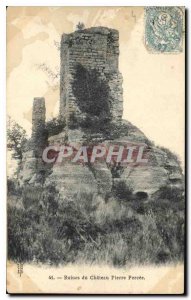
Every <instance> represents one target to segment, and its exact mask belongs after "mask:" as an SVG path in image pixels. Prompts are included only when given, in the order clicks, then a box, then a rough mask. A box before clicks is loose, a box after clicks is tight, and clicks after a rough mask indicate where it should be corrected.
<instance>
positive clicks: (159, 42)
mask: <svg viewBox="0 0 191 300" xmlns="http://www.w3.org/2000/svg"><path fill="white" fill-rule="evenodd" d="M182 35H183V11H182V9H181V8H179V7H172V6H168V7H157V6H155V7H146V8H145V44H146V47H147V49H148V50H149V51H150V52H153V53H161V52H163V53H164V52H166V53H172V52H181V51H182V40H183V39H182Z"/></svg>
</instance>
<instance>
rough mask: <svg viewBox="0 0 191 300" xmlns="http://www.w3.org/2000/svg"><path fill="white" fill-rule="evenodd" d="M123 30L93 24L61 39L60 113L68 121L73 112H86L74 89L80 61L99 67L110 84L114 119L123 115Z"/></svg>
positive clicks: (95, 68)
mask: <svg viewBox="0 0 191 300" xmlns="http://www.w3.org/2000/svg"><path fill="white" fill-rule="evenodd" d="M118 57H119V33H118V31H117V30H114V29H109V28H106V27H93V28H89V29H84V30H79V31H75V32H74V33H71V34H63V36H62V40H61V72H60V75H61V80H60V116H61V118H63V119H64V120H65V121H66V123H67V124H68V123H69V122H70V115H71V114H74V115H75V117H76V119H77V118H78V116H80V114H81V113H82V112H81V111H80V109H79V107H78V106H77V104H76V99H75V96H74V94H73V91H72V83H73V74H74V70H75V67H76V65H77V64H80V65H81V66H83V67H84V68H86V70H96V71H98V72H99V74H100V78H103V79H105V80H107V83H108V86H109V101H110V113H111V116H112V119H113V121H119V120H120V119H121V118H122V112H123V98H122V76H121V73H120V72H119V70H118Z"/></svg>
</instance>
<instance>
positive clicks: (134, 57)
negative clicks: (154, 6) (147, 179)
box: [7, 7, 185, 164]
mask: <svg viewBox="0 0 191 300" xmlns="http://www.w3.org/2000/svg"><path fill="white" fill-rule="evenodd" d="M79 21H80V22H83V23H84V24H85V26H86V28H88V27H92V26H107V27H110V28H115V29H117V30H119V37H120V40H119V50H120V55H119V71H120V72H121V73H122V76H123V100H124V111H123V118H124V119H127V120H129V121H130V122H132V123H133V124H134V125H136V126H137V127H138V128H139V129H141V130H142V131H143V132H144V133H145V135H146V136H147V137H148V138H150V139H151V140H152V141H154V142H155V144H156V145H159V146H163V147H166V148H169V149H170V150H171V151H173V152H174V153H176V154H177V155H178V156H179V158H180V159H181V161H182V164H184V109H185V108H184V89H185V87H184V81H185V79H184V51H183V52H180V53H169V54H165V53H157V54H156V53H151V52H149V51H148V49H147V47H146V46H145V14H144V8H143V7H8V9H7V114H8V115H10V116H11V117H12V118H13V119H14V120H15V121H17V122H18V123H19V124H20V125H21V126H23V127H24V128H25V129H26V130H27V133H28V134H29V135H30V132H31V119H32V102H33V98H34V97H45V100H46V108H47V119H50V118H52V117H54V116H56V115H57V114H58V108H59V78H55V79H51V78H50V77H49V76H48V74H47V73H48V71H49V70H51V71H52V72H53V73H55V74H59V66H60V54H59V50H58V47H57V45H59V42H60V38H61V35H62V33H70V32H73V31H74V30H75V28H76V24H77V23H78V22H79ZM43 64H44V65H46V66H47V67H48V70H43V68H42V65H43ZM40 65H41V67H40Z"/></svg>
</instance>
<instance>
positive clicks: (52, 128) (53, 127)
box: [46, 117, 65, 136]
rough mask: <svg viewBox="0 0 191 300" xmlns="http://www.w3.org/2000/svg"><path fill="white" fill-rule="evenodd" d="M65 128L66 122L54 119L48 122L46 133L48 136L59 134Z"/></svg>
mask: <svg viewBox="0 0 191 300" xmlns="http://www.w3.org/2000/svg"><path fill="white" fill-rule="evenodd" d="M64 128H65V122H64V121H63V120H61V119H60V118H59V117H57V118H53V119H52V120H49V121H48V122H46V131H47V133H48V136H52V135H56V134H59V133H60V132H62V131H63V129H64Z"/></svg>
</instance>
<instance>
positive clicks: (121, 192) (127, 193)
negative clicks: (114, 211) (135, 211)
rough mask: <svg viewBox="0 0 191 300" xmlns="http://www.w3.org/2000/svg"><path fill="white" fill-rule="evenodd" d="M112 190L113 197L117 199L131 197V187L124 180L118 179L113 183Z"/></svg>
mask: <svg viewBox="0 0 191 300" xmlns="http://www.w3.org/2000/svg"><path fill="white" fill-rule="evenodd" d="M113 192H114V195H115V197H117V198H118V199H119V200H126V201H128V200H131V199H132V189H131V187H129V186H127V184H126V182H125V181H118V182H116V183H115V185H114V188H113Z"/></svg>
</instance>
